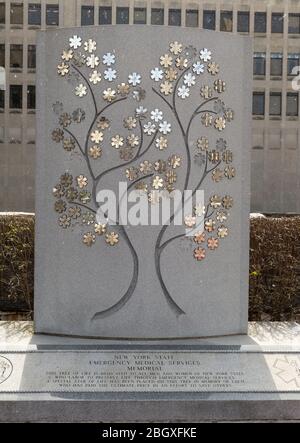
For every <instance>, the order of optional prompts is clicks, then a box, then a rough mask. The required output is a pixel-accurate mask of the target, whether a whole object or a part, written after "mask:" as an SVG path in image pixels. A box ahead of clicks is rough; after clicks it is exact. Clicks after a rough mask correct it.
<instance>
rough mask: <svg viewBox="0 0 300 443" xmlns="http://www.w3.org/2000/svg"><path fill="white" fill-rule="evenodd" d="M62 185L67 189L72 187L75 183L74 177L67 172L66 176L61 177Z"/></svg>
mask: <svg viewBox="0 0 300 443" xmlns="http://www.w3.org/2000/svg"><path fill="white" fill-rule="evenodd" d="M60 183H61V184H62V186H65V187H67V186H71V184H72V183H73V176H72V175H71V174H69V173H68V172H66V173H65V174H63V175H61V176H60Z"/></svg>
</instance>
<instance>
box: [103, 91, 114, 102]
mask: <svg viewBox="0 0 300 443" xmlns="http://www.w3.org/2000/svg"><path fill="white" fill-rule="evenodd" d="M103 99H104V100H106V101H107V102H109V103H110V102H112V101H114V100H115V99H116V91H115V90H114V89H111V88H107V89H105V91H103Z"/></svg>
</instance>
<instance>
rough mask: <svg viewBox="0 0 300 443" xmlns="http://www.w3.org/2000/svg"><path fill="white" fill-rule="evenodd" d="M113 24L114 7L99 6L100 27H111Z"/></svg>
mask: <svg viewBox="0 0 300 443" xmlns="http://www.w3.org/2000/svg"><path fill="white" fill-rule="evenodd" d="M103 14H104V15H103ZM105 15H106V17H105ZM103 18H104V19H103ZM111 24H112V7H111V6H99V25H111Z"/></svg>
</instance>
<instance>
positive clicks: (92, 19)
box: [80, 5, 95, 26]
mask: <svg viewBox="0 0 300 443" xmlns="http://www.w3.org/2000/svg"><path fill="white" fill-rule="evenodd" d="M89 11H92V13H91V16H90V17H88V15H86V16H84V12H89ZM86 18H88V20H87V22H86V23H84V20H85V19H86ZM80 20H81V21H80V23H81V26H92V25H94V24H95V7H94V6H93V5H90V6H89V5H81V18H80Z"/></svg>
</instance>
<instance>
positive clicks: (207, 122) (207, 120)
mask: <svg viewBox="0 0 300 443" xmlns="http://www.w3.org/2000/svg"><path fill="white" fill-rule="evenodd" d="M201 122H202V124H203V125H204V126H205V127H206V128H208V127H209V126H211V125H212V122H213V117H212V115H211V114H209V113H208V112H205V114H203V115H202V117H201Z"/></svg>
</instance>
